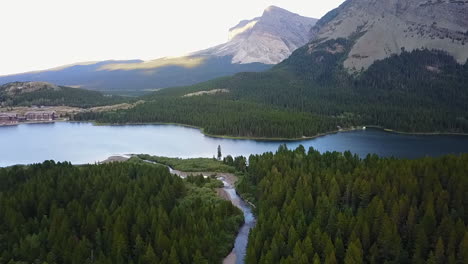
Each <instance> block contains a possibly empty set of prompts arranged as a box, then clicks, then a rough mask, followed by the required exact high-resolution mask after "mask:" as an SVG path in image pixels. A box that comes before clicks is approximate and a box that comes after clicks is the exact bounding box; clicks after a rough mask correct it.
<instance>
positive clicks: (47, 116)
mask: <svg viewBox="0 0 468 264" xmlns="http://www.w3.org/2000/svg"><path fill="white" fill-rule="evenodd" d="M25 117H26V121H53V120H55V117H56V114H55V112H54V111H46V112H27V113H26V114H25Z"/></svg>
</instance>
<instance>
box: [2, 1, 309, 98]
mask: <svg viewBox="0 0 468 264" xmlns="http://www.w3.org/2000/svg"><path fill="white" fill-rule="evenodd" d="M316 21H317V20H316V19H313V18H307V17H302V16H300V15H297V14H293V13H291V12H289V11H287V10H284V9H281V8H278V7H274V6H271V7H268V8H267V9H266V10H265V11H264V13H263V15H262V16H261V17H258V18H255V19H253V20H245V21H242V22H240V23H239V25H237V26H236V27H234V28H231V29H230V31H229V36H230V37H229V41H228V42H227V43H225V44H222V45H219V46H216V47H214V48H211V49H207V50H204V51H200V52H194V53H192V54H189V55H188V56H185V57H176V58H160V59H156V60H152V61H141V60H129V61H101V62H88V63H77V64H74V65H67V66H62V67H58V68H54V69H49V70H44V71H36V72H29V73H23V74H15V75H8V76H0V84H4V83H9V82H16V81H45V82H50V83H54V84H57V85H66V86H72V87H81V88H86V89H92V90H100V91H121V92H123V91H142V90H156V89H160V88H167V87H172V86H184V85H191V84H195V83H199V82H202V81H207V80H210V79H213V78H217V77H222V76H228V75H232V74H235V73H238V72H258V71H264V70H267V69H269V68H271V66H272V65H273V64H277V63H279V62H281V61H282V60H284V59H285V58H287V57H288V56H289V55H290V54H291V53H292V52H293V51H294V50H295V49H297V48H298V47H300V46H303V45H304V44H306V43H307V42H308V41H309V39H308V35H309V31H310V29H311V28H312V26H313V25H314V24H315V22H316Z"/></svg>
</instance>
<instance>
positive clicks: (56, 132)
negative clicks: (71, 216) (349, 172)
mask: <svg viewBox="0 0 468 264" xmlns="http://www.w3.org/2000/svg"><path fill="white" fill-rule="evenodd" d="M280 144H287V146H288V147H289V148H296V147H297V146H299V145H300V144H302V145H304V147H306V149H308V148H309V147H314V148H315V149H317V150H319V151H320V152H325V151H346V150H350V151H351V152H353V153H356V154H358V155H359V156H361V157H364V156H365V155H367V154H369V153H375V154H378V155H380V156H385V157H391V156H393V157H401V158H418V157H423V156H440V155H444V154H448V153H463V152H468V136H449V135H437V136H424V135H403V134H396V133H389V132H384V131H382V130H376V129H367V130H359V131H350V132H341V133H337V134H330V135H326V136H323V137H318V138H315V139H309V140H303V141H293V142H290V141H258V140H240V139H224V138H212V137H208V136H205V135H203V134H202V133H201V132H200V130H198V129H195V128H188V127H183V126H176V125H126V126H95V125H93V124H91V123H68V122H57V123H50V124H21V125H18V126H11V127H0V166H9V165H14V164H29V163H36V162H42V161H44V160H48V159H53V160H56V161H71V162H72V163H74V164H83V163H94V162H97V161H102V160H104V159H106V158H107V157H109V156H112V155H122V154H129V153H146V154H151V155H158V156H167V157H181V158H191V157H213V156H214V155H216V153H217V146H218V145H220V146H221V149H222V153H223V155H228V154H230V155H233V156H237V155H244V156H249V155H250V154H259V153H264V152H267V151H276V150H277V149H278V146H279V145H280Z"/></svg>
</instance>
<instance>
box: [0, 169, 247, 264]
mask: <svg viewBox="0 0 468 264" xmlns="http://www.w3.org/2000/svg"><path fill="white" fill-rule="evenodd" d="M219 183H220V182H217V180H214V179H209V178H208V179H204V178H203V177H202V176H193V177H188V178H187V179H181V178H179V177H176V176H174V175H171V174H170V173H169V171H168V169H167V168H166V167H164V166H159V165H150V164H137V163H131V162H126V163H112V164H103V165H86V166H73V165H71V164H70V163H67V162H64V163H55V162H54V161H46V162H44V163H42V164H34V165H29V166H13V167H8V168H0V263H8V264H13V263H15V264H20V263H21V264H23V263H24V264H26V263H40V264H46V263H47V264H54V263H56V264H59V263H67V264H73V263H76V264H83V263H102V264H107V263H108V264H111V263H112V264H114V263H115V264H118V263H134V264H139V263H141V264H146V263H148V264H150V263H151V264H153V263H168V264H169V263H187V264H188V263H196V264H201V263H219V262H221V260H222V259H223V258H224V257H225V256H227V255H228V254H229V252H230V251H231V248H232V246H233V243H234V238H235V235H236V233H237V230H238V228H239V226H240V225H241V224H242V223H243V215H242V212H241V211H240V210H239V209H237V208H236V207H234V206H233V205H232V204H231V202H229V201H225V200H222V199H221V198H218V197H217V196H216V194H215V192H214V190H213V189H212V188H213V187H214V186H217V185H218V184H219ZM221 184H222V183H221Z"/></svg>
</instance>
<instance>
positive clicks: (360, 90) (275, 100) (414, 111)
mask: <svg viewBox="0 0 468 264" xmlns="http://www.w3.org/2000/svg"><path fill="white" fill-rule="evenodd" d="M356 37H358V36H356ZM352 46H353V40H346V39H338V40H330V41H327V42H325V43H320V44H317V43H314V42H312V43H311V44H309V45H307V46H304V47H303V48H300V49H298V50H297V51H295V52H294V53H293V55H292V56H291V57H290V58H288V59H287V60H285V61H283V62H282V63H280V64H279V65H277V66H275V67H274V68H273V69H272V70H270V71H267V72H263V73H240V74H237V75H235V76H233V77H228V78H221V79H217V80H212V81H209V82H205V83H201V84H198V85H194V86H190V87H178V88H171V89H165V90H161V91H159V92H156V93H154V94H152V95H149V96H146V97H144V100H146V101H147V102H146V104H144V105H141V106H140V107H137V108H135V109H131V110H128V111H119V112H117V113H114V112H113V113H108V114H107V113H105V114H100V115H87V116H79V117H78V118H79V119H80V120H81V119H88V120H89V119H91V120H97V121H99V122H113V123H132V122H133V123H138V122H176V123H183V124H188V125H194V126H199V127H203V128H205V131H206V132H207V133H210V134H221V135H230V136H254V137H293V138H298V137H303V136H305V137H310V136H314V135H316V134H318V133H321V132H326V131H334V130H336V129H337V127H338V126H339V127H342V128H349V127H352V126H363V125H376V126H382V127H385V128H390V129H395V130H400V131H405V132H455V133H466V132H468V104H467V103H466V102H467V101H468V89H467V86H466V84H467V83H468V64H465V65H460V64H458V63H457V62H456V61H455V60H454V58H453V57H451V56H449V55H447V54H445V53H444V52H441V51H429V50H416V51H412V52H403V53H402V54H401V55H394V56H392V57H390V58H387V59H385V60H382V61H378V62H376V63H374V64H373V65H372V66H371V67H370V68H369V69H367V70H366V71H364V72H359V73H353V74H351V73H349V72H348V71H346V70H345V69H344V68H343V66H342V61H343V59H345V58H346V54H347V53H348V52H349V50H350V49H351V47H352ZM219 89H223V91H225V92H222V93H220V92H218V93H213V94H208V95H200V96H191V97H186V95H191V94H193V93H196V92H200V91H212V90H219ZM194 97H196V98H194ZM169 102H170V103H169ZM182 112H184V113H185V114H181V113H182ZM279 120H280V121H279Z"/></svg>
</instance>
